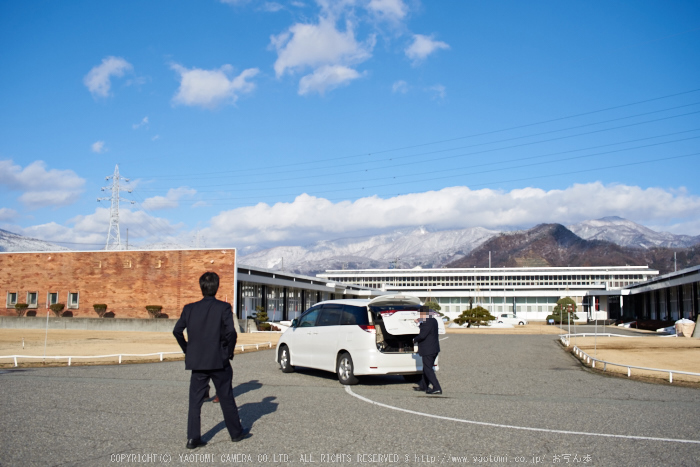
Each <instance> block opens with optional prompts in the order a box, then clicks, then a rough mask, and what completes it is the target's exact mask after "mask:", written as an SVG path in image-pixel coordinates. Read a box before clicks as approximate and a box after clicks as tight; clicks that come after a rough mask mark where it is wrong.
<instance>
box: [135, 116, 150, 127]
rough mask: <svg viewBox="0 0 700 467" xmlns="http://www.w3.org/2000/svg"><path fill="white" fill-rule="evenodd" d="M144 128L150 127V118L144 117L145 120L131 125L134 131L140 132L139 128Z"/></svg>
mask: <svg viewBox="0 0 700 467" xmlns="http://www.w3.org/2000/svg"><path fill="white" fill-rule="evenodd" d="M144 126H145V127H148V116H146V117H143V120H141V121H140V122H139V123H134V124H133V125H131V128H133V129H134V130H138V129H139V128H141V127H144Z"/></svg>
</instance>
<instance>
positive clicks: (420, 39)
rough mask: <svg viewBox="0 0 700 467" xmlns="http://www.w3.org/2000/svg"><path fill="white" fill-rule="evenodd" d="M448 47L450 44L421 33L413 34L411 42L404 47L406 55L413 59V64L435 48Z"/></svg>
mask: <svg viewBox="0 0 700 467" xmlns="http://www.w3.org/2000/svg"><path fill="white" fill-rule="evenodd" d="M449 48H450V46H449V45H448V44H446V43H445V42H441V41H436V40H434V39H433V38H432V37H429V36H424V35H422V34H414V35H413V43H412V44H411V45H409V46H408V47H407V48H406V50H405V52H406V56H407V57H408V58H410V59H411V60H413V63H414V64H417V63H419V62H420V61H422V60H424V59H425V58H426V57H427V56H428V55H430V54H431V53H433V52H435V51H436V50H439V49H449Z"/></svg>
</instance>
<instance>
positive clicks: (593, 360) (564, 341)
mask: <svg viewBox="0 0 700 467" xmlns="http://www.w3.org/2000/svg"><path fill="white" fill-rule="evenodd" d="M594 335H595V334H592V333H584V334H562V335H561V336H559V338H560V339H561V342H562V344H564V345H565V346H566V347H569V345H570V338H571V337H586V336H589V337H590V336H594ZM598 336H606V337H629V338H634V337H637V336H623V335H622V334H610V333H605V334H598ZM573 352H574V355H576V357H578V358H580V359H581V361H583V362H584V363H587V364H589V365H591V368H595V364H596V362H598V363H602V364H603V371H606V370H607V368H608V365H612V366H619V367H623V368H627V377H628V378H629V377H630V376H632V368H634V369H636V370H645V371H658V372H661V373H668V382H669V383H673V374H674V373H675V374H678V375H690V376H700V373H692V372H690V371H680V370H665V369H661V368H647V367H643V366H634V365H626V364H624V363H613V362H608V361H605V360H601V359H599V358H595V357H591V356H590V355H588V354H587V353H586V352H584V351H583V350H581V349H579V348H578V346H576V345H575V346H574V348H573Z"/></svg>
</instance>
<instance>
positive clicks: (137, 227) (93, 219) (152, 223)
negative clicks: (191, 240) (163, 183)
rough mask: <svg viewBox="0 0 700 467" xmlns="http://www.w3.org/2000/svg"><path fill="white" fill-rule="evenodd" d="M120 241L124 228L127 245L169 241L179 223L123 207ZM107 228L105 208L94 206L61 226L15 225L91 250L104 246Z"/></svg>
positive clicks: (23, 230) (27, 232)
mask: <svg viewBox="0 0 700 467" xmlns="http://www.w3.org/2000/svg"><path fill="white" fill-rule="evenodd" d="M119 224H120V227H121V237H122V244H126V229H127V228H128V229H129V244H130V245H131V247H132V248H133V247H134V246H135V244H136V243H143V242H148V243H154V242H172V243H178V241H177V239H175V238H174V237H173V236H174V235H177V234H178V233H179V231H180V230H181V229H182V227H183V226H182V225H181V224H177V225H173V224H171V223H170V221H168V220H167V219H163V218H159V217H154V216H150V215H149V214H147V213H145V212H144V211H131V210H130V209H128V208H126V207H122V208H121V209H120V210H119ZM108 228H109V208H103V207H98V208H96V209H95V212H94V213H93V214H88V215H80V216H76V217H74V218H72V219H69V220H68V221H67V222H66V224H65V225H61V224H58V223H56V222H49V223H46V224H40V225H35V226H31V227H26V228H21V227H16V228H15V229H14V230H15V231H16V232H17V233H19V234H20V235H25V236H29V237H33V238H40V239H42V240H47V241H51V242H57V243H59V244H62V242H67V243H63V244H64V245H65V246H68V247H70V248H72V249H78V250H94V249H101V248H104V245H105V243H106V241H107V230H108Z"/></svg>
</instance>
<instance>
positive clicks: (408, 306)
mask: <svg viewBox="0 0 700 467" xmlns="http://www.w3.org/2000/svg"><path fill="white" fill-rule="evenodd" d="M420 306H421V302H420V300H419V299H418V298H417V297H411V296H407V295H383V296H380V297H377V298H375V299H372V300H368V299H348V300H329V301H325V302H320V303H317V304H316V305H314V306H312V307H311V308H309V309H308V310H306V311H305V312H304V313H303V314H302V315H301V316H300V317H299V318H297V319H295V320H294V321H292V327H290V328H289V329H287V330H286V331H285V332H284V333H283V334H282V336H280V339H279V342H278V343H277V352H276V353H275V361H277V363H279V365H280V368H281V369H282V371H283V372H285V373H291V372H293V371H294V369H295V367H297V366H300V367H307V368H316V369H319V370H325V371H331V372H335V373H336V374H337V375H338V381H340V383H341V384H356V383H357V382H358V379H357V376H358V375H402V376H403V377H404V378H405V379H406V380H407V381H410V382H417V381H419V380H420V378H421V375H422V373H423V363H422V359H421V357H420V356H419V355H418V351H417V348H416V347H415V346H414V344H413V338H414V337H415V336H416V335H417V334H418V332H419V328H418V324H417V323H416V322H415V320H416V319H417V318H418V316H419V314H418V309H419V308H420ZM437 321H438V326H439V327H440V328H441V330H442V333H444V332H445V331H444V324H443V323H442V320H440V319H438V320H437ZM436 366H437V362H436Z"/></svg>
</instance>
